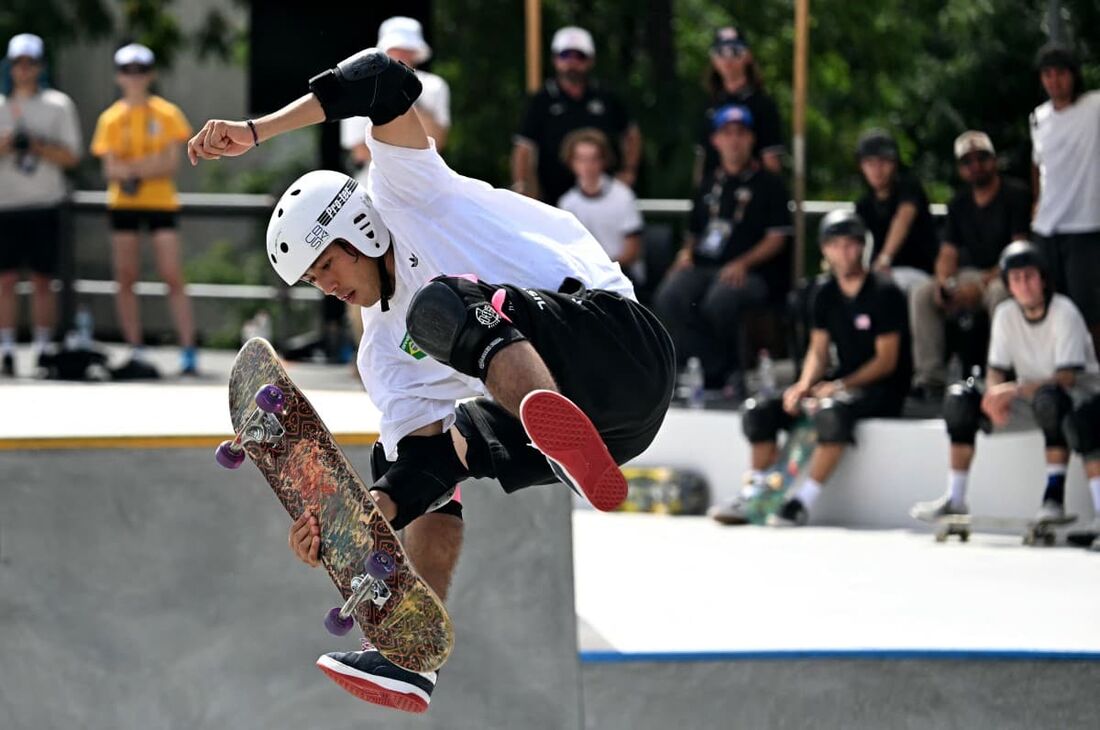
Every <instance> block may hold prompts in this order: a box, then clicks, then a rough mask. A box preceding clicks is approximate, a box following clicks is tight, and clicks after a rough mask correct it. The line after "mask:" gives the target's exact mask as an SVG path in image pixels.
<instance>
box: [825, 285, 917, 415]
mask: <svg viewBox="0 0 1100 730" xmlns="http://www.w3.org/2000/svg"><path fill="white" fill-rule="evenodd" d="M812 311H813V320H812V321H813V327H814V329H822V330H826V331H827V332H828V333H829V339H830V341H831V342H832V343H833V344H834V345H836V353H837V359H838V360H839V361H840V362H839V363H838V365H837V369H836V370H835V371H834V372H833V373H832V377H833V378H843V377H846V376H848V375H851V374H852V373H854V372H855V371H857V370H859V369H860V368H861V367H863V365H865V364H866V363H867V362H869V361H870V360H872V359H873V358H874V356H875V338H876V337H879V336H881V335H886V334H890V333H891V332H897V333H898V334H899V335H900V338H899V339H900V342H899V344H898V364H897V367H895V368H894V372H892V373H891V374H890V375H887V376H886V377H885V378H884V379H883V380H882V383H883V385H885V386H886V388H887V390H889V391H890V392H892V393H894V394H896V395H897V397H898V398H903V399H904V398H905V396H906V395H907V394H908V393H909V381H910V380H911V378H912V375H913V359H912V358H913V356H912V351H911V347H910V341H909V317H908V312H907V310H906V304H905V295H904V294H902V293H901V289H899V288H898V286H897V285H896V284H894V282H893V281H891V280H890V279H889V278H887V277H884V276H881V275H879V274H876V273H870V274H868V275H867V279H866V280H865V281H864V282H863V287H862V288H860V290H859V293H858V294H856V296H855V298H854V299H849V298H848V297H846V296H844V293H843V292H842V291H841V290H840V284H838V283H837V280H836V277H829V280H828V281H826V282H825V283H824V284H822V285H821V287H819V288H818V290H817V293H816V294H815V295H814V302H813V308H812Z"/></svg>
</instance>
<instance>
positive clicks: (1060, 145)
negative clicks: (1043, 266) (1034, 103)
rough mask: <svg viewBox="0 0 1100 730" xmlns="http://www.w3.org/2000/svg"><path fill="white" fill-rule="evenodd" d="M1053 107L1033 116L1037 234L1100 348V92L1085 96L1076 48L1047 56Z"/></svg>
mask: <svg viewBox="0 0 1100 730" xmlns="http://www.w3.org/2000/svg"><path fill="white" fill-rule="evenodd" d="M1037 60H1038V62H1037V64H1036V65H1038V67H1039V79H1040V81H1041V82H1042V85H1043V89H1044V90H1045V91H1046V93H1047V96H1049V97H1050V98H1049V100H1047V101H1046V102H1044V103H1043V104H1040V105H1039V106H1038V107H1036V109H1035V111H1033V112H1032V113H1031V119H1030V122H1031V147H1032V163H1033V167H1032V179H1033V183H1034V185H1035V188H1036V192H1037V197H1038V204H1037V205H1036V208H1035V216H1034V218H1033V220H1032V222H1031V228H1032V230H1034V231H1035V233H1036V234H1037V236H1036V238H1037V243H1038V244H1039V247H1040V248H1042V249H1043V252H1044V253H1045V254H1046V256H1047V259H1048V261H1049V264H1050V273H1051V276H1052V278H1053V282H1054V288H1055V290H1056V291H1058V292H1061V293H1063V294H1066V295H1068V296H1069V298H1070V299H1072V300H1073V302H1074V304H1076V305H1077V308H1078V309H1080V310H1081V314H1082V315H1084V317H1085V322H1086V323H1087V324H1088V327H1089V331H1090V332H1091V333H1092V340H1093V344H1094V345H1096V344H1098V343H1100V273H1098V272H1100V91H1095V90H1093V91H1085V88H1084V79H1083V78H1082V76H1081V64H1080V62H1079V61H1078V59H1077V56H1076V55H1075V54H1074V53H1073V51H1071V50H1070V49H1068V48H1065V47H1063V46H1058V45H1048V46H1044V47H1043V48H1042V50H1040V51H1039V55H1038V59H1037Z"/></svg>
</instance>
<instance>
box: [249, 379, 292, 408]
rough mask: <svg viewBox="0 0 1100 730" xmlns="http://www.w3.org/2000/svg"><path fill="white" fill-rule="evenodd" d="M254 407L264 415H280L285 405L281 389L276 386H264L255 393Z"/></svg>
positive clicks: (284, 397)
mask: <svg viewBox="0 0 1100 730" xmlns="http://www.w3.org/2000/svg"><path fill="white" fill-rule="evenodd" d="M256 405H258V406H259V407H260V410H261V411H263V412H264V413H282V412H283V406H285V405H286V396H285V395H284V394H283V389H282V388H280V387H279V386H277V385H271V384H268V385H265V386H263V387H262V388H260V389H259V390H257V391H256Z"/></svg>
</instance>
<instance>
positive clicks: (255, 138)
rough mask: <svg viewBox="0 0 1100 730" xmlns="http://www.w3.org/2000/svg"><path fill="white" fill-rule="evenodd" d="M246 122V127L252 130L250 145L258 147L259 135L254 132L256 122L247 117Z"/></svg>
mask: <svg viewBox="0 0 1100 730" xmlns="http://www.w3.org/2000/svg"><path fill="white" fill-rule="evenodd" d="M246 124H248V128H249V129H251V130H252V146H253V147H259V146H260V135H259V134H257V133H256V122H254V121H252V120H251V119H249V120H248V121H247V122H246Z"/></svg>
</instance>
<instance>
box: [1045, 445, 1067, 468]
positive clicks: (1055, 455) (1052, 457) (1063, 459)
mask: <svg viewBox="0 0 1100 730" xmlns="http://www.w3.org/2000/svg"><path fill="white" fill-rule="evenodd" d="M1046 457H1047V464H1049V465H1051V466H1065V465H1066V464H1068V463H1069V450H1068V449H1065V448H1062V447H1060V446H1053V447H1047V449H1046Z"/></svg>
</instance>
